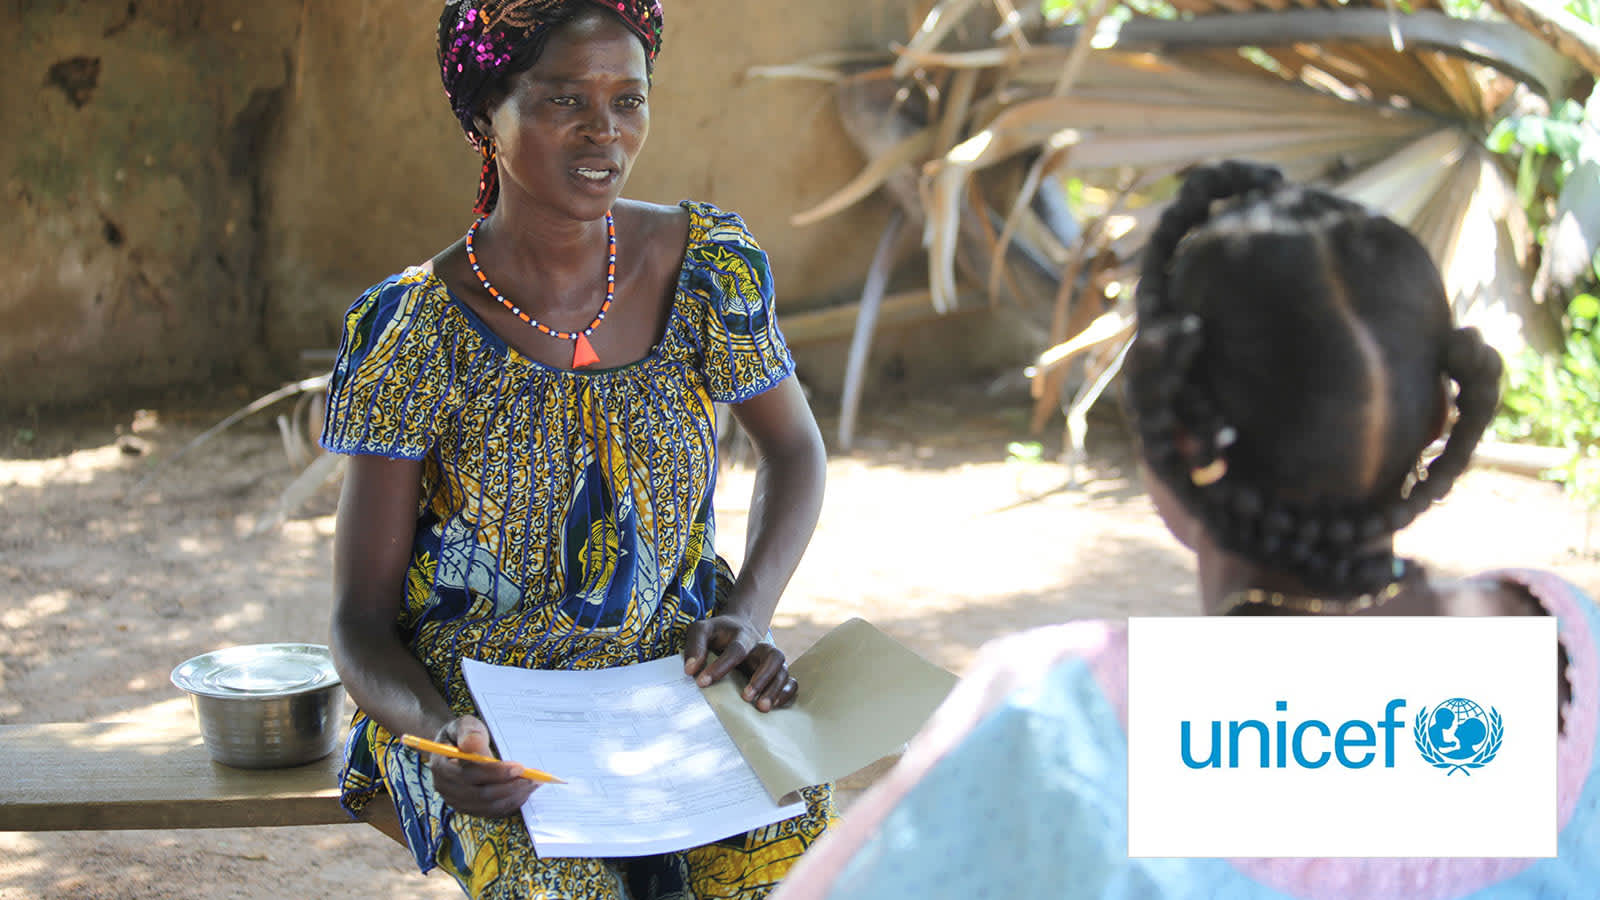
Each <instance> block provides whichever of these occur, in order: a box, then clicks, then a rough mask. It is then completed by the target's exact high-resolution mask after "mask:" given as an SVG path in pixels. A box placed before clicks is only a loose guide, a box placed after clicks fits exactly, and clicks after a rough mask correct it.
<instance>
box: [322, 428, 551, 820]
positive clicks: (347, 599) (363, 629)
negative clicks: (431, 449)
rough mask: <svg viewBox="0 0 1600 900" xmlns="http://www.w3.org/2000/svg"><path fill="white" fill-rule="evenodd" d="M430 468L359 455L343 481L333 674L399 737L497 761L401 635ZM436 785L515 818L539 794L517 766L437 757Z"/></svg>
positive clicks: (467, 805)
mask: <svg viewBox="0 0 1600 900" xmlns="http://www.w3.org/2000/svg"><path fill="white" fill-rule="evenodd" d="M421 490H422V463H420V462H418V461H415V460H406V459H385V458H382V457H378V456H354V457H351V459H350V465H349V468H348V469H347V471H346V473H345V479H344V491H343V494H342V495H341V497H340V499H339V519H338V526H337V530H336V532H335V536H334V612H333V629H332V648H331V649H332V651H333V661H334V666H335V667H336V668H337V669H338V671H339V677H340V678H341V679H343V681H344V685H345V688H346V689H347V690H348V691H349V692H350V696H351V697H352V698H354V700H355V701H356V703H357V704H358V705H359V706H360V707H361V709H362V710H363V711H365V712H366V714H367V715H369V716H371V717H372V718H373V720H374V721H376V722H377V723H378V724H379V725H382V726H383V727H384V728H385V729H387V730H388V731H389V732H390V733H391V734H394V735H397V736H398V735H401V734H417V735H422V736H424V737H437V738H438V739H439V740H442V741H446V742H448V743H453V744H456V745H457V746H459V747H461V748H462V749H463V750H467V751H470V752H474V753H480V754H490V753H492V752H493V751H492V750H491V749H490V746H489V734H488V730H487V729H486V728H485V727H484V726H483V723H482V722H480V721H478V720H477V719H476V718H474V717H471V716H463V717H460V718H457V717H456V715H455V713H454V712H453V711H452V710H451V709H450V705H449V704H448V703H447V702H446V701H445V698H444V697H443V696H442V695H440V693H439V690H438V688H436V687H434V684H433V680H432V679H431V678H430V677H429V676H428V671H427V669H425V668H423V666H422V663H421V662H420V661H419V660H418V659H417V658H416V656H414V655H413V654H412V653H411V651H410V650H409V649H408V648H407V647H406V645H405V643H404V642H403V641H402V640H401V637H400V633H399V631H398V630H397V627H396V621H397V620H398V618H399V615H400V611H401V604H402V601H403V599H404V597H405V587H406V570H407V568H408V567H409V566H410V563H411V545H412V541H413V539H414V538H415V535H416V523H417V503H418V500H419V498H420V495H421ZM430 766H431V768H432V769H433V774H434V786H435V788H437V789H438V791H439V794H440V795H441V796H443V797H444V799H445V801H446V802H447V803H449V804H450V805H451V806H453V807H455V808H457V809H459V810H461V811H463V812H467V813H472V814H474V815H483V816H505V815H510V814H512V813H514V812H516V810H517V809H518V808H519V807H520V806H521V805H522V803H523V801H524V800H526V799H527V797H528V793H529V792H530V791H531V790H532V788H533V787H534V785H533V784H532V782H529V781H527V780H526V779H522V778H519V777H517V776H518V775H519V774H520V773H521V767H520V766H516V765H514V764H511V763H504V764H500V765H494V766H490V765H479V764H475V763H463V762H458V761H456V760H447V759H444V758H442V757H435V758H434V759H433V760H432V761H431V762H430Z"/></svg>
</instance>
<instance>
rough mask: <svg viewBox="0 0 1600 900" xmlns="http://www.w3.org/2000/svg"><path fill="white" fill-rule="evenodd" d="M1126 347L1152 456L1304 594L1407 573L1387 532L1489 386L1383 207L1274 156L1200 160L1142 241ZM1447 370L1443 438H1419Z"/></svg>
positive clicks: (1457, 447)
mask: <svg viewBox="0 0 1600 900" xmlns="http://www.w3.org/2000/svg"><path fill="white" fill-rule="evenodd" d="M1145 254H1146V255H1145V259H1144V272H1143V275H1142V278H1141V280H1140V285H1139V292H1138V312H1139V326H1140V328H1139V336H1138V338H1137V339H1136V340H1135V343H1134V347H1133V350H1132V351H1131V352H1130V356H1129V364H1128V379H1129V384H1128V387H1129V397H1130V400H1131V402H1132V406H1133V412H1134V414H1135V417H1136V420H1137V424H1138V428H1139V432H1140V436H1141V440H1142V443H1143V452H1144V455H1145V459H1146V462H1147V463H1148V464H1149V466H1150V468H1151V469H1152V471H1153V472H1154V473H1155V475H1156V477H1158V478H1160V479H1162V481H1163V482H1164V483H1165V484H1166V485H1167V486H1168V487H1169V488H1170V489H1171V490H1172V492H1173V493H1174V494H1176V495H1177V497H1178V498H1179V499H1180V500H1181V501H1182V502H1183V504H1184V505H1185V507H1186V508H1187V509H1188V510H1189V511H1190V512H1191V513H1193V514H1195V515H1196V516H1197V517H1198V518H1199V519H1200V520H1201V522H1202V523H1203V524H1204V526H1205V527H1206V529H1207V530H1208V532H1209V533H1210V535H1211V536H1212V538H1213V539H1214V540H1215V541H1216V542H1217V543H1218V544H1219V545H1220V546H1222V547H1223V548H1224V549H1227V550H1229V551H1231V552H1234V553H1236V554H1239V555H1241V556H1243V557H1245V558H1246V559H1249V560H1251V561H1252V562H1255V563H1257V564H1259V565H1263V566H1266V567H1269V568H1272V569H1274V570H1277V571H1281V572H1285V573H1287V574H1290V575H1293V576H1295V577H1297V578H1299V579H1300V580H1301V581H1302V582H1303V583H1305V584H1306V586H1307V587H1308V588H1309V589H1311V590H1315V591H1319V592H1325V593H1328V594H1358V593H1365V592H1368V591H1372V590H1376V589H1379V588H1381V587H1382V586H1384V585H1385V584H1388V583H1390V582H1392V581H1394V580H1396V579H1398V578H1399V577H1400V576H1401V575H1402V574H1403V572H1404V566H1405V564H1404V563H1403V561H1400V560H1397V559H1395V558H1394V556H1393V554H1392V551H1391V550H1390V549H1389V548H1390V546H1391V545H1390V542H1389V541H1388V540H1387V538H1388V537H1389V536H1390V535H1392V534H1393V533H1394V532H1395V531H1397V530H1399V529H1400V528H1402V527H1404V526H1405V525H1406V524H1409V523H1410V521H1411V520H1412V519H1413V518H1415V516H1416V515H1417V514H1418V513H1419V512H1421V511H1422V510H1423V509H1425V508H1426V507H1427V506H1428V505H1429V504H1430V503H1432V502H1433V501H1435V500H1437V499H1439V498H1440V497H1442V496H1443V495H1444V494H1445V492H1447V491H1448V490H1449V489H1450V486H1451V484H1452V482H1453V481H1454V480H1455V478H1456V477H1457V476H1458V475H1459V474H1460V472H1461V471H1462V470H1463V469H1464V468H1465V466H1466V463H1467V461H1468V459H1469V457H1470V455H1471V452H1472V448H1473V447H1474V446H1475V445H1476V443H1477V441H1478V438H1479V437H1480V436H1481V435H1482V432H1483V429H1484V427H1486V426H1487V424H1488V422H1489V419H1490V418H1491V417H1492V416H1493V413H1494V408H1495V404H1496V402H1497V401H1498V396H1499V393H1498V383H1499V376H1500V359H1499V356H1498V354H1496V353H1495V352H1494V351H1493V350H1492V349H1490V348H1488V347H1487V346H1486V345H1485V344H1484V343H1483V341H1482V339H1481V338H1480V337H1479V336H1478V334H1477V332H1476V331H1474V330H1471V329H1454V328H1453V327H1452V324H1451V314H1450V307H1449V303H1448V301H1447V300H1446V298H1445V294H1444V288H1443V286H1442V284H1441V282H1440V278H1439V273H1438V271H1437V270H1436V269H1435V267H1434V265H1433V263H1432V261H1431V260H1430V259H1429V258H1428V255H1427V252H1426V251H1425V250H1424V249H1423V247H1422V246H1421V244H1419V243H1418V242H1417V240H1416V238H1414V237H1413V236H1412V235H1411V234H1410V233H1409V232H1407V231H1406V230H1405V229H1404V228H1402V227H1400V226H1399V225H1396V224H1395V223H1394V222H1392V221H1390V220H1388V219H1386V218H1383V217H1381V216H1378V215H1374V214H1372V213H1369V212H1367V211H1366V210H1365V209H1363V208H1362V207H1360V206H1358V205H1356V204H1354V203H1351V202H1349V201H1346V200H1343V199H1340V198H1338V197H1335V196H1333V195H1331V194H1327V193H1324V192H1321V191H1316V190H1311V189H1307V188H1300V187H1294V186H1290V185H1286V184H1285V183H1284V182H1283V179H1282V177H1281V176H1280V175H1279V174H1278V172H1277V171H1276V170H1275V169H1271V168H1266V167H1261V166H1252V165H1248V164H1242V163H1225V164H1222V165H1219V166H1212V167H1204V168H1201V169H1198V170H1196V171H1195V172H1194V173H1192V174H1191V175H1190V176H1189V178H1188V179H1187V180H1186V181H1185V183H1184V185H1183V188H1182V190H1181V191H1180V193H1179V196H1178V198H1177V200H1176V201H1175V202H1174V203H1173V204H1172V206H1171V207H1170V208H1169V209H1167V210H1166V212H1165V213H1164V214H1163V216H1162V218H1161V221H1160V224H1159V225H1158V226H1157V228H1156V231H1155V234H1154V235H1153V236H1152V238H1151V240H1150V244H1149V246H1148V247H1147V248H1146V251H1145ZM1451 380H1453V381H1454V382H1455V383H1456V385H1457V386H1458V388H1459V390H1458V396H1457V399H1456V404H1457V407H1458V410H1459V416H1458V417H1457V418H1458V421H1457V422H1456V425H1455V427H1454V428H1453V430H1452V432H1451V438H1450V441H1449V443H1448V445H1447V449H1446V451H1445V453H1444V454H1442V455H1441V456H1440V457H1439V458H1438V459H1436V460H1435V461H1434V462H1433V463H1432V464H1431V465H1429V466H1428V468H1427V470H1426V475H1425V477H1423V478H1422V479H1421V480H1420V481H1419V480H1418V478H1417V474H1416V473H1417V466H1418V462H1419V460H1420V458H1421V455H1422V453H1423V451H1424V450H1425V448H1426V447H1427V446H1428V444H1429V443H1430V442H1431V440H1432V439H1433V437H1434V436H1435V435H1436V434H1437V433H1438V432H1439V429H1440V428H1441V426H1442V425H1443V423H1444V421H1445V419H1446V414H1447V409H1446V404H1447V403H1448V402H1449V399H1450V398H1449V392H1448V390H1447V387H1448V384H1449V382H1450V381H1451Z"/></svg>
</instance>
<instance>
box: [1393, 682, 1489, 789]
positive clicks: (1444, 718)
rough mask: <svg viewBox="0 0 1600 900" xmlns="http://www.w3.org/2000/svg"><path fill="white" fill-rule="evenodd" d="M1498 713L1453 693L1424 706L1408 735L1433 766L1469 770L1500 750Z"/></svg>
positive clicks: (1450, 771) (1476, 767)
mask: <svg viewBox="0 0 1600 900" xmlns="http://www.w3.org/2000/svg"><path fill="white" fill-rule="evenodd" d="M1501 734H1502V729H1501V726H1500V713H1499V712H1497V711H1496V710H1495V708H1494V707H1492V706H1491V707H1489V712H1488V713H1485V712H1484V711H1483V707H1481V706H1479V705H1478V704H1476V703H1473V702H1472V701H1471V700H1467V699H1465V698H1462V697H1453V698H1451V699H1449V700H1446V701H1444V702H1443V703H1441V704H1439V705H1438V706H1435V707H1434V708H1432V709H1429V708H1428V707H1426V706H1424V707H1423V708H1422V711H1421V712H1419V713H1417V721H1416V725H1415V726H1413V727H1412V729H1411V736H1412V738H1414V739H1415V740H1416V742H1417V751H1418V752H1420V753H1421V754H1422V758H1423V759H1425V760H1427V761H1428V763H1429V764H1430V765H1432V766H1433V767H1434V768H1436V769H1447V770H1448V771H1447V772H1446V774H1448V775H1454V774H1455V773H1457V772H1465V773H1467V774H1468V775H1471V774H1472V771H1471V770H1472V769H1479V768H1482V767H1483V766H1484V765H1485V764H1487V763H1488V762H1489V761H1490V760H1492V759H1494V756H1495V754H1496V753H1499V752H1500V737H1501Z"/></svg>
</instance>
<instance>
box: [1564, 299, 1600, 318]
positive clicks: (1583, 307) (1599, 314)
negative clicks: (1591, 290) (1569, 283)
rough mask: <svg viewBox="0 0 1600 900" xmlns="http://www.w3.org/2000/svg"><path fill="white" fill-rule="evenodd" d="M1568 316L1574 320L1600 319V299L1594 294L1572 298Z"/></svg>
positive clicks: (1568, 306)
mask: <svg viewBox="0 0 1600 900" xmlns="http://www.w3.org/2000/svg"><path fill="white" fill-rule="evenodd" d="M1567 315H1569V316H1571V317H1573V318H1574V319H1588V320H1589V321H1591V322H1592V321H1594V320H1595V319H1600V297H1596V296H1595V295H1593V294H1579V295H1578V296H1576V297H1573V298H1572V302H1571V303H1570V304H1568V305H1567Z"/></svg>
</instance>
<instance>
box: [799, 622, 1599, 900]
mask: <svg viewBox="0 0 1600 900" xmlns="http://www.w3.org/2000/svg"><path fill="white" fill-rule="evenodd" d="M1581 609H1582V610H1583V613H1582V617H1583V618H1585V619H1586V620H1587V631H1588V635H1589V636H1593V635H1600V616H1597V615H1596V612H1595V608H1594V606H1593V604H1591V603H1589V602H1588V601H1587V600H1584V601H1583V602H1582V603H1581ZM1563 634H1564V640H1565V639H1567V638H1568V637H1569V636H1570V634H1571V630H1570V629H1567V628H1565V627H1564V629H1563ZM1119 639H1122V640H1125V637H1123V638H1119ZM1589 640H1590V646H1589V647H1588V648H1587V649H1586V650H1584V651H1583V655H1584V656H1585V658H1586V659H1587V660H1589V661H1590V662H1589V663H1586V664H1585V672H1586V677H1588V682H1589V683H1584V684H1574V685H1573V702H1574V705H1575V706H1579V705H1581V706H1583V707H1584V712H1583V714H1584V715H1586V716H1589V715H1592V711H1593V708H1594V706H1595V703H1596V700H1595V697H1596V691H1597V690H1600V684H1597V683H1593V682H1595V681H1597V680H1600V679H1594V678H1592V677H1590V676H1592V675H1593V674H1594V669H1593V667H1592V660H1593V659H1594V658H1595V657H1594V652H1595V651H1594V646H1593V642H1592V637H1590V638H1589ZM1569 671H1570V670H1569ZM1591 721H1592V719H1591ZM1127 750H1128V747H1127V736H1126V732H1125V730H1124V728H1123V724H1122V721H1121V719H1120V718H1119V716H1118V713H1117V710H1116V708H1115V706H1113V704H1112V702H1111V701H1110V700H1109V699H1108V698H1107V697H1106V695H1105V693H1104V692H1103V691H1102V690H1101V687H1100V684H1099V682H1098V681H1097V680H1096V678H1095V675H1094V673H1093V672H1092V670H1091V667H1090V665H1089V663H1088V662H1086V661H1085V660H1084V659H1082V658H1071V659H1068V660H1067V661H1065V662H1062V663H1060V664H1058V665H1056V666H1055V667H1054V668H1052V669H1051V670H1050V671H1049V672H1048V673H1047V675H1046V676H1045V677H1043V678H1041V679H1039V680H1038V681H1035V682H1033V683H1030V684H1028V685H1026V686H1025V687H1023V688H1021V689H1018V690H1016V691H1014V692H1012V693H1011V694H1010V695H1009V696H1008V697H1007V698H1006V699H1005V701H1004V702H1003V703H1002V704H1001V705H1000V706H998V707H997V708H996V709H994V710H992V711H991V712H990V713H989V714H988V715H987V716H985V717H984V718H983V719H982V720H981V721H980V722H979V723H978V725H977V726H976V727H975V728H973V730H972V731H971V732H969V733H968V734H967V735H966V736H965V738H964V739H962V741H961V743H960V744H958V745H957V746H956V747H955V748H953V749H952V750H951V751H950V752H949V754H948V755H946V756H945V757H944V758H942V759H941V760H940V761H939V762H937V763H936V764H935V765H934V766H933V767H932V769H931V770H929V771H928V773H927V774H926V775H925V776H924V777H923V778H922V779H921V780H920V781H919V782H918V783H917V784H916V785H915V786H913V787H912V788H911V789H910V791H909V792H908V793H907V794H906V795H905V797H903V798H902V799H901V801H900V803H899V804H898V805H897V806H895V807H894V809H893V810H892V811H891V812H890V813H889V814H888V816H887V818H886V819H884V821H883V823H882V825H881V827H880V828H879V830H878V831H877V832H876V833H875V834H874V835H873V837H871V838H870V839H869V840H868V841H867V842H866V843H865V844H863V845H862V846H861V847H859V848H858V849H857V850H856V852H855V853H854V855H853V856H852V858H851V859H850V861H849V862H848V863H847V864H846V865H845V866H844V868H843V869H841V870H840V872H839V875H838V877H837V880H836V881H835V882H834V884H833V889H832V891H831V892H830V893H829V894H828V896H829V897H830V898H835V900H856V898H859V900H894V898H907V900H940V898H951V900H955V898H961V900H974V898H989V897H992V898H997V900H998V898H1007V900H1009V898H1068V900H1078V898H1095V900H1293V898H1294V897H1296V896H1302V895H1300V894H1298V893H1297V894H1290V893H1285V892H1284V891H1282V890H1278V889H1275V888H1271V887H1267V886H1264V885H1263V884H1261V883H1260V882H1258V881H1256V880H1255V879H1253V878H1251V877H1250V876H1249V875H1247V874H1245V872H1244V871H1241V868H1239V867H1236V866H1235V865H1234V864H1233V863H1231V862H1229V861H1227V860H1219V859H1130V858H1128V854H1127V835H1128V814H1127V783H1128V771H1127V763H1126V760H1127ZM1597 767H1600V746H1596V747H1595V750H1594V753H1593V755H1592V756H1591V759H1590V768H1589V772H1588V774H1587V777H1586V778H1585V779H1584V781H1583V788H1582V791H1581V793H1580V795H1579V799H1578V803H1577V809H1576V811H1575V812H1574V813H1573V816H1572V818H1571V819H1570V820H1569V821H1568V822H1567V824H1566V827H1565V828H1563V829H1562V831H1561V833H1560V836H1559V839H1558V856H1557V857H1556V858H1554V859H1542V860H1538V861H1535V862H1533V863H1532V864H1531V865H1529V866H1527V868H1525V869H1523V870H1522V871H1520V872H1518V873H1517V874H1515V875H1512V876H1511V877H1509V878H1504V880H1500V881H1498V882H1496V883H1492V884H1485V882H1484V881H1483V880H1479V881H1477V882H1476V884H1473V885H1471V886H1469V887H1467V888H1465V892H1464V893H1463V892H1457V893H1454V894H1450V895H1449V896H1452V897H1457V898H1461V900H1595V898H1600V773H1597V772H1596V768H1597ZM1367 862H1369V861H1362V860H1323V861H1319V863H1321V865H1319V866H1318V867H1316V876H1315V881H1317V882H1320V883H1321V884H1322V885H1323V887H1324V891H1323V893H1322V894H1320V896H1337V897H1340V898H1344V897H1349V898H1351V900H1356V898H1357V897H1361V898H1371V897H1384V898H1391V897H1392V898H1411V897H1415V896H1417V894H1418V891H1417V887H1416V885H1418V884H1429V885H1435V886H1437V885H1439V884H1444V883H1449V882H1447V881H1444V880H1441V879H1443V878H1444V877H1445V876H1446V874H1447V873H1446V870H1448V869H1449V867H1450V866H1451V865H1452V864H1453V861H1444V860H1438V861H1427V862H1426V863H1424V864H1422V865H1420V866H1417V867H1415V868H1413V869H1411V870H1410V871H1408V872H1400V871H1398V870H1397V869H1398V867H1397V866H1395V865H1394V861H1389V860H1383V861H1376V862H1380V863H1384V864H1389V868H1390V869H1391V870H1394V871H1390V872H1388V873H1387V875H1386V877H1384V878H1382V879H1379V880H1378V881H1379V882H1381V883H1382V884H1383V885H1384V886H1383V887H1381V888H1380V887H1374V888H1372V889H1370V890H1366V891H1362V892H1360V893H1350V894H1344V893H1331V894H1330V893H1328V884H1329V882H1334V883H1337V880H1338V879H1339V876H1340V875H1341V874H1344V873H1347V872H1349V871H1350V870H1352V869H1355V868H1358V867H1359V866H1360V865H1361V864H1363V863H1367ZM1311 878H1312V876H1310V875H1306V876H1305V879H1306V880H1307V881H1309V880H1311ZM1291 880H1294V879H1291ZM1456 880H1460V878H1459V876H1457V878H1456ZM1367 883H1368V884H1369V885H1370V884H1373V883H1374V881H1373V880H1372V879H1369V880H1368V882H1367ZM1407 885H1410V887H1409V889H1408V887H1407ZM1285 889H1286V890H1288V889H1294V888H1290V887H1287V886H1286V888H1285ZM1426 893H1427V894H1428V895H1429V896H1439V891H1438V890H1433V891H1428V892H1426Z"/></svg>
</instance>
